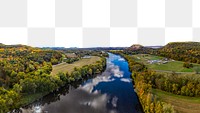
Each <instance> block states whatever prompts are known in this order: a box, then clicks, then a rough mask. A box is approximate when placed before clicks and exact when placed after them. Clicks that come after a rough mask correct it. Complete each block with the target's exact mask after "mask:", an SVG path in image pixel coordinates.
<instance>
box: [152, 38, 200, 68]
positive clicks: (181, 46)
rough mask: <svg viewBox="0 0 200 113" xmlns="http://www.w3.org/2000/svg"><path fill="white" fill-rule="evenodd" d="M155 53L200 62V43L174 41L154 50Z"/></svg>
mask: <svg viewBox="0 0 200 113" xmlns="http://www.w3.org/2000/svg"><path fill="white" fill-rule="evenodd" d="M154 54H155V55H160V56H164V57H167V58H171V59H174V60H178V61H184V62H191V63H198V64H200V43H199V42H172V43H169V44H167V45H166V46H164V47H163V48H160V49H158V50H157V51H154Z"/></svg>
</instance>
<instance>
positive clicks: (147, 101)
mask: <svg viewBox="0 0 200 113" xmlns="http://www.w3.org/2000/svg"><path fill="white" fill-rule="evenodd" d="M112 52H113V51H112ZM114 53H117V54H120V55H121V56H123V57H124V58H125V59H126V60H127V61H128V63H129V69H130V71H131V72H132V78H133V81H134V88H135V91H136V93H137V95H138V97H139V100H140V103H141V104H142V107H143V111H144V112H145V113H174V112H175V111H174V109H173V107H172V106H171V105H170V104H167V103H165V102H162V101H160V100H159V99H158V98H156V96H155V95H153V94H152V88H153V86H152V83H151V80H150V77H149V76H151V75H152V74H153V73H154V72H153V71H150V70H148V69H147V67H146V66H145V65H144V64H141V63H138V62H136V61H134V59H133V58H132V57H131V56H129V55H125V54H123V53H122V52H114ZM147 79H148V80H147Z"/></svg>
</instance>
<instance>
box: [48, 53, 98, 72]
mask: <svg viewBox="0 0 200 113" xmlns="http://www.w3.org/2000/svg"><path fill="white" fill-rule="evenodd" d="M98 60H100V57H97V56H92V57H91V58H83V59H81V60H79V61H76V62H74V63H72V64H68V63H65V62H63V63H61V64H58V65H54V66H53V70H52V72H51V75H55V74H57V73H59V72H68V73H71V72H72V71H73V70H74V68H75V67H77V68H79V67H82V66H84V65H90V64H93V63H95V62H96V61H98Z"/></svg>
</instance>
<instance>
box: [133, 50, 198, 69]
mask: <svg viewBox="0 0 200 113" xmlns="http://www.w3.org/2000/svg"><path fill="white" fill-rule="evenodd" d="M133 56H134V58H135V60H136V61H138V62H142V63H144V64H145V65H147V66H148V68H150V69H153V70H158V71H160V70H162V71H174V72H195V71H194V68H195V67H200V64H193V66H194V67H193V68H185V67H183V64H184V62H181V61H175V60H170V59H168V60H166V62H165V63H162V62H164V61H163V59H165V58H164V57H160V56H154V55H149V54H138V55H133ZM159 61H160V62H161V63H158V62H159ZM149 62H153V63H149ZM154 62H155V63H154Z"/></svg>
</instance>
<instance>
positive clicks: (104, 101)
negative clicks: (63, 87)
mask: <svg viewBox="0 0 200 113" xmlns="http://www.w3.org/2000/svg"><path fill="white" fill-rule="evenodd" d="M130 74H131V73H130V72H129V70H128V64H127V62H126V61H125V60H124V59H123V58H121V57H120V56H117V55H113V54H110V56H109V58H108V59H107V68H106V70H105V72H103V73H102V74H101V75H98V76H96V77H95V78H92V79H89V80H87V81H86V82H84V83H82V84H81V85H80V86H79V87H78V88H76V89H74V88H73V87H71V86H70V87H69V91H68V92H67V93H68V94H66V95H62V94H58V95H59V96H58V100H56V101H54V102H47V101H48V99H44V100H41V101H39V102H35V103H33V104H32V105H30V106H28V108H24V109H23V113H31V112H39V113H40V112H46V113H135V112H138V111H140V110H139V109H140V106H139V102H138V99H137V96H136V94H135V92H134V90H133V86H132V82H131V79H130ZM49 98H51V97H49ZM41 103H43V104H41Z"/></svg>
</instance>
